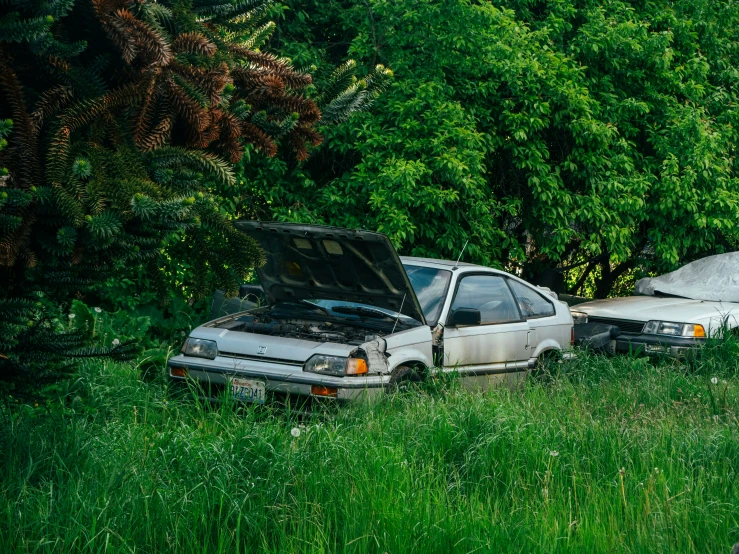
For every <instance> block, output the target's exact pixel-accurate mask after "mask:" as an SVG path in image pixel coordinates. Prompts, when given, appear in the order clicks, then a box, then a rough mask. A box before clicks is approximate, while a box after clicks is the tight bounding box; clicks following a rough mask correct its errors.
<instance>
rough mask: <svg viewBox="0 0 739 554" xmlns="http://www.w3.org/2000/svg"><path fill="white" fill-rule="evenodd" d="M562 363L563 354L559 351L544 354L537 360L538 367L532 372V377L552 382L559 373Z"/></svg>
mask: <svg viewBox="0 0 739 554" xmlns="http://www.w3.org/2000/svg"><path fill="white" fill-rule="evenodd" d="M561 361H562V352H561V351H559V350H547V351H546V352H542V353H541V354H539V357H538V358H537V359H536V366H534V369H533V370H532V371H531V376H532V377H534V378H535V379H539V380H542V381H550V380H552V379H553V378H554V377H555V376H556V375H557V374H558V373H559V368H560V362H561Z"/></svg>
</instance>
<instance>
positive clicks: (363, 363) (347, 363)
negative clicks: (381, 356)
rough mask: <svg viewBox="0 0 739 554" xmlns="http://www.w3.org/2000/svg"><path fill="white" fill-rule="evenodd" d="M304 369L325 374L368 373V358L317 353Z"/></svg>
mask: <svg viewBox="0 0 739 554" xmlns="http://www.w3.org/2000/svg"><path fill="white" fill-rule="evenodd" d="M303 371H310V372H311V373H323V374H325V375H336V376H338V377H343V376H344V375H364V374H365V373H367V371H368V368H367V360H364V359H362V358H344V357H343V356H323V355H321V354H316V355H315V356H313V357H311V359H310V360H308V361H307V362H305V365H304V366H303Z"/></svg>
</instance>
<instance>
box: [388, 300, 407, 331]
mask: <svg viewBox="0 0 739 554" xmlns="http://www.w3.org/2000/svg"><path fill="white" fill-rule="evenodd" d="M403 304H405V294H404V295H403V300H401V302H400V310H402V309H403ZM400 310H398V317H396V318H395V325H393V330H392V331H390V334H391V335H392V334H393V333H394V332H395V328H396V327H397V326H398V321H400Z"/></svg>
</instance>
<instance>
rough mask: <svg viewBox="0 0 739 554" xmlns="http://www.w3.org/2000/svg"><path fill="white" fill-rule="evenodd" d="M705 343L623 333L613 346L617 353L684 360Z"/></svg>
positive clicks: (683, 338) (702, 341) (703, 341)
mask: <svg viewBox="0 0 739 554" xmlns="http://www.w3.org/2000/svg"><path fill="white" fill-rule="evenodd" d="M705 342H706V340H705V339H694V338H689V337H669V336H663V335H645V334H631V333H621V335H619V337H618V338H616V339H615V340H613V341H611V345H612V349H613V350H614V351H615V352H632V353H634V354H647V355H650V356H669V357H671V358H684V357H686V356H691V355H695V353H696V352H698V350H699V349H700V348H701V347H702V346H703V344H705Z"/></svg>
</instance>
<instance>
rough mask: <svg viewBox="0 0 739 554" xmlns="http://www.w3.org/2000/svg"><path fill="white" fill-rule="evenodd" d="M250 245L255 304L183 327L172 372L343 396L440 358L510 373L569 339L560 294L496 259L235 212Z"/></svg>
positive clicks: (265, 391) (422, 370)
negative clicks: (464, 257) (397, 245)
mask: <svg viewBox="0 0 739 554" xmlns="http://www.w3.org/2000/svg"><path fill="white" fill-rule="evenodd" d="M236 225H237V227H238V228H239V229H241V230H242V231H244V232H246V233H248V234H249V235H250V236H251V237H252V238H254V239H255V240H256V241H257V242H258V243H259V244H260V245H261V247H262V249H263V250H264V252H265V255H266V263H265V265H264V266H262V267H260V268H258V269H257V274H258V276H259V279H260V281H261V285H262V288H263V291H264V296H265V297H266V300H267V305H265V306H262V307H257V308H254V309H250V310H246V311H243V312H239V313H236V314H231V315H228V316H225V317H221V318H218V319H216V320H214V321H211V322H209V323H206V324H204V325H201V326H200V327H198V328H196V329H194V330H193V331H192V332H191V334H190V336H189V338H188V339H187V341H186V343H185V345H184V346H183V348H182V353H181V354H180V355H178V356H175V357H173V358H172V359H170V360H169V373H170V376H171V377H172V379H174V380H176V381H184V380H185V379H192V380H194V381H195V382H197V383H199V384H200V385H202V386H203V387H204V388H206V389H207V393H206V394H207V395H208V396H216V395H217V394H218V393H219V392H221V391H222V390H223V389H224V388H228V389H230V390H231V392H232V393H233V395H234V397H236V398H237V399H239V400H243V401H247V402H257V403H262V402H264V401H265V399H266V398H267V396H268V395H282V394H296V395H303V396H321V397H333V398H338V399H343V400H349V399H353V398H356V397H358V396H361V395H372V394H375V393H378V392H382V391H383V390H384V389H385V388H387V387H388V386H394V385H396V384H399V383H401V382H403V381H407V380H416V379H420V378H421V377H423V376H424V375H425V374H426V372H427V371H428V370H431V369H432V368H436V367H438V366H441V367H442V369H443V370H444V371H459V373H460V374H461V375H462V376H463V377H465V378H467V379H470V380H473V381H477V382H478V383H479V384H480V385H481V386H484V385H485V384H486V383H489V382H491V381H503V380H507V379H518V377H519V376H521V375H526V373H527V371H528V370H529V369H530V368H531V367H532V366H533V365H534V364H535V363H536V361H537V359H538V358H539V357H540V356H541V355H542V354H544V353H547V352H563V353H565V355H566V354H567V351H568V350H569V349H570V342H571V338H572V317H571V316H570V312H569V309H568V307H567V305H566V304H564V303H563V302H559V301H558V300H556V299H555V298H553V297H551V296H549V295H548V294H547V293H546V292H544V291H543V290H540V289H537V288H536V287H534V286H532V285H530V284H528V283H526V282H525V281H522V280H521V279H518V278H517V277H514V276H512V275H508V274H506V273H504V272H502V271H497V270H495V269H491V268H487V267H481V266H477V265H472V264H464V263H459V264H457V263H455V262H453V261H444V260H431V259H422V258H403V259H402V260H401V258H399V257H398V254H397V253H396V252H395V249H394V248H393V247H392V245H391V244H390V241H389V240H388V238H387V237H386V236H385V235H382V234H379V233H372V232H368V231H353V230H348V229H339V228H334V227H322V226H315V225H296V224H287V223H261V222H255V221H250V222H237V223H236Z"/></svg>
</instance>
